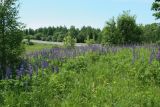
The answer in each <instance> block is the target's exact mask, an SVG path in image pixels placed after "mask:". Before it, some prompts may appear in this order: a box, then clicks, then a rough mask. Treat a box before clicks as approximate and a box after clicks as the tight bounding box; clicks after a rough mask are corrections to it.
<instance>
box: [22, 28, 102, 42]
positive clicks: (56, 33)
mask: <svg viewBox="0 0 160 107" xmlns="http://www.w3.org/2000/svg"><path fill="white" fill-rule="evenodd" d="M24 33H25V35H26V36H25V38H26V39H27V38H28V37H29V38H30V39H36V40H42V41H54V42H62V41H63V40H64V38H65V37H66V36H68V35H69V36H71V37H72V38H75V39H76V41H77V42H78V43H84V42H85V40H87V38H89V39H94V40H95V41H96V42H98V39H99V37H100V36H99V35H100V34H101V30H100V29H95V28H92V27H90V26H88V27H85V26H84V27H82V28H81V29H79V28H75V26H71V27H70V28H67V27H65V26H60V27H44V28H39V29H35V30H34V29H31V28H29V29H25V30H24Z"/></svg>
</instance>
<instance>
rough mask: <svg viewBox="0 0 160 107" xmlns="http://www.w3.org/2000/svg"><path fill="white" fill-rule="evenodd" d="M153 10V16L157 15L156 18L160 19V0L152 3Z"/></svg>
mask: <svg viewBox="0 0 160 107" xmlns="http://www.w3.org/2000/svg"><path fill="white" fill-rule="evenodd" d="M152 10H153V11H155V13H154V14H153V16H155V17H156V19H160V0H155V1H154V2H153V4H152Z"/></svg>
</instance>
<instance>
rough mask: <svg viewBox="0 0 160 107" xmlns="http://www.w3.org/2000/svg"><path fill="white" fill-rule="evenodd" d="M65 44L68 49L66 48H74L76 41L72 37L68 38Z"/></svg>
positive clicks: (65, 39)
mask: <svg viewBox="0 0 160 107" xmlns="http://www.w3.org/2000/svg"><path fill="white" fill-rule="evenodd" d="M63 43H64V47H66V48H74V47H75V43H76V40H75V39H74V38H72V37H71V36H66V37H65V38H64V41H63Z"/></svg>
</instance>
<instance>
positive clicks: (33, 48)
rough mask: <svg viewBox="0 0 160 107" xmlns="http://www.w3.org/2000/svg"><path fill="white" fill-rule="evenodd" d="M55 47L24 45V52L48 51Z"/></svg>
mask: <svg viewBox="0 0 160 107" xmlns="http://www.w3.org/2000/svg"><path fill="white" fill-rule="evenodd" d="M54 46H55V45H49V44H34V45H25V48H26V52H35V51H40V50H42V49H50V48H52V47H54Z"/></svg>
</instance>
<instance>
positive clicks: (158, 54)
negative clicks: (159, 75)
mask: <svg viewBox="0 0 160 107" xmlns="http://www.w3.org/2000/svg"><path fill="white" fill-rule="evenodd" d="M156 58H157V60H158V61H160V48H159V49H158V53H157V57H156Z"/></svg>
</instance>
